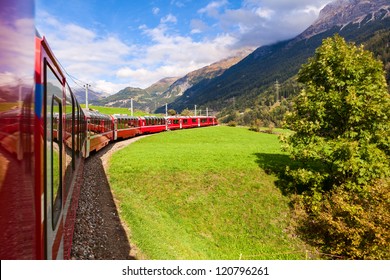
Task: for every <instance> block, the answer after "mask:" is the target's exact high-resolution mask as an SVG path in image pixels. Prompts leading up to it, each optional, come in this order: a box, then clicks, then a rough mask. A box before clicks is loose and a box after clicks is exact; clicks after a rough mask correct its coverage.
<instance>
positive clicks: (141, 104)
mask: <svg viewBox="0 0 390 280" xmlns="http://www.w3.org/2000/svg"><path fill="white" fill-rule="evenodd" d="M176 80H177V78H164V79H161V80H160V81H158V82H156V83H154V84H153V85H151V86H150V87H148V88H146V89H141V88H133V87H127V88H124V89H122V90H120V91H119V92H117V93H115V94H113V95H110V96H108V97H106V98H101V99H99V100H95V101H93V102H91V104H92V105H98V106H112V107H125V108H130V106H131V98H132V99H133V106H134V108H137V109H139V110H143V111H147V112H150V111H154V110H155V109H156V108H157V106H159V103H157V102H159V101H158V99H159V96H161V94H162V93H163V92H165V91H166V90H167V89H168V87H169V86H170V85H171V84H172V83H173V82H175V81H176Z"/></svg>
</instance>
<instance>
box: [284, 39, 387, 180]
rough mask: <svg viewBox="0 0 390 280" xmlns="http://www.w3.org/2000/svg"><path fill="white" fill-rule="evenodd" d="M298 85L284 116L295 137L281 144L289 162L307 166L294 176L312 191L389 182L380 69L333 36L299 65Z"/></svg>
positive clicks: (367, 56)
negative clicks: (301, 163)
mask: <svg viewBox="0 0 390 280" xmlns="http://www.w3.org/2000/svg"><path fill="white" fill-rule="evenodd" d="M298 81H299V82H301V83H303V84H304V89H303V90H302V91H301V93H300V94H299V95H298V96H297V98H296V99H295V108H294V110H293V111H292V112H291V113H289V114H287V117H286V123H287V125H288V126H289V128H290V129H292V130H293V131H295V134H293V135H292V136H291V137H289V138H288V139H285V144H287V145H286V148H287V149H288V150H289V151H290V153H291V155H292V156H293V158H294V159H299V160H301V161H303V162H306V163H307V165H306V166H305V167H304V168H302V169H301V170H300V171H299V173H300V175H299V176H298V175H297V176H296V177H300V178H303V177H305V178H304V179H303V180H301V181H306V182H310V183H309V187H315V188H317V187H319V188H324V187H325V188H326V187H332V186H337V185H338V186H340V185H348V186H349V187H350V188H359V186H363V185H366V184H369V183H371V182H372V181H373V180H375V179H379V178H384V177H388V176H389V175H390V168H389V164H388V163H389V156H390V152H389V151H390V134H389V131H390V96H389V92H388V90H387V84H386V80H385V75H384V71H383V64H382V63H381V62H380V61H378V60H375V59H374V58H373V55H372V54H371V53H370V52H368V51H365V50H364V49H363V46H361V47H356V46H355V45H354V44H348V43H346V42H345V40H344V39H343V38H342V37H340V36H339V35H335V36H334V37H333V38H328V39H326V40H324V42H323V44H322V46H320V47H319V48H318V49H317V50H316V53H315V56H314V57H313V58H311V59H309V62H308V63H307V64H305V65H303V66H302V68H301V70H300V71H299V74H298ZM315 162H316V163H317V164H314V163H315ZM313 165H316V166H317V167H318V166H319V165H320V168H319V169H318V168H317V170H313V168H310V166H313ZM302 176H303V177H302Z"/></svg>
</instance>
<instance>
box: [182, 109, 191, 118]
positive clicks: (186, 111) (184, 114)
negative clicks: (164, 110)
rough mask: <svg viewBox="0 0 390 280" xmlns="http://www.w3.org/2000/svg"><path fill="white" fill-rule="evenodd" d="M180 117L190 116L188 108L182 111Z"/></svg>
mask: <svg viewBox="0 0 390 280" xmlns="http://www.w3.org/2000/svg"><path fill="white" fill-rule="evenodd" d="M180 115H181V116H192V115H193V113H192V112H191V111H190V110H188V108H186V109H184V110H183V111H182V112H181V113H180Z"/></svg>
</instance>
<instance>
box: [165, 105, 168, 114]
mask: <svg viewBox="0 0 390 280" xmlns="http://www.w3.org/2000/svg"><path fill="white" fill-rule="evenodd" d="M165 116H166V117H168V103H165Z"/></svg>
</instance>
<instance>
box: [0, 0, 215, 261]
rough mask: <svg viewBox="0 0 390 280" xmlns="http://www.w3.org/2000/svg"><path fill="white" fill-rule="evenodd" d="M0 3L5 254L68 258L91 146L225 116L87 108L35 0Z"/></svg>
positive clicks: (0, 214)
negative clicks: (38, 20) (40, 24)
mask: <svg viewBox="0 0 390 280" xmlns="http://www.w3.org/2000/svg"><path fill="white" fill-rule="evenodd" d="M0 9H1V10H0V11H1V14H2V15H3V16H2V17H1V18H0V22H1V26H0V27H1V29H0V39H1V41H2V42H3V43H2V44H0V259H68V258H69V257H70V252H71V245H72V237H73V228H74V224H75V216H76V210H77V205H78V198H79V193H80V186H81V183H82V176H81V175H82V171H83V166H84V160H83V159H84V158H86V157H88V156H89V155H90V152H92V151H98V150H100V149H101V148H103V147H105V146H106V145H108V144H109V143H110V142H111V141H116V140H120V139H126V138H129V137H135V136H137V135H141V134H147V133H158V132H162V131H165V130H173V129H181V128H191V127H201V126H208V125H216V124H217V120H216V119H215V117H203V116H198V117H167V118H164V117H130V116H124V115H114V116H109V115H104V114H100V113H98V112H95V111H89V110H88V111H87V110H83V109H81V107H80V105H79V103H78V101H77V99H76V97H75V96H74V94H73V93H72V90H71V88H70V87H69V85H68V84H67V80H66V76H65V74H64V72H63V71H62V69H61V67H60V65H59V63H58V61H57V60H56V58H55V56H54V55H53V52H52V51H51V49H50V47H49V45H48V43H47V42H46V40H45V39H44V38H40V37H39V36H37V35H36V31H35V26H34V2H33V1H32V0H2V2H1V6H0ZM21 21H23V24H20V22H21ZM20 28H23V30H20ZM20 46H22V47H20Z"/></svg>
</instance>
